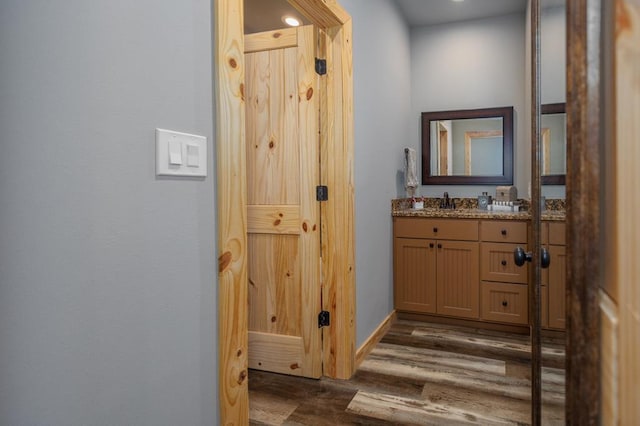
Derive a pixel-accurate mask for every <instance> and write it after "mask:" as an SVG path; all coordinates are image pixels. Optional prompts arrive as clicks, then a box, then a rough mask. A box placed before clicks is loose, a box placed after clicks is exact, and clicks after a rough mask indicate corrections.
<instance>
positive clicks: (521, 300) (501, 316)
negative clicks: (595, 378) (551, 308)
mask: <svg viewBox="0 0 640 426" xmlns="http://www.w3.org/2000/svg"><path fill="white" fill-rule="evenodd" d="M527 289H528V287H527V286H526V285H521V284H503V283H488V282H482V292H481V300H482V303H481V306H482V308H481V316H482V319H484V320H487V321H500V322H509V323H513V324H528V323H529V319H528V317H529V315H528V310H529V307H528V304H527V299H528V294H527Z"/></svg>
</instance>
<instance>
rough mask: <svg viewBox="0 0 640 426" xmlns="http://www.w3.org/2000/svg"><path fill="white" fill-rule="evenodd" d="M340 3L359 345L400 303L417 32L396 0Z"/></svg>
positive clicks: (359, 0)
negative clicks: (349, 96)
mask: <svg viewBox="0 0 640 426" xmlns="http://www.w3.org/2000/svg"><path fill="white" fill-rule="evenodd" d="M340 4H341V5H342V6H343V7H344V8H345V10H347V12H349V14H350V15H351V16H352V18H353V73H354V77H353V81H354V114H355V117H354V125H355V185H356V187H355V194H356V206H355V207H356V210H355V214H356V221H355V226H356V292H357V295H356V300H357V303H356V309H357V342H356V344H357V346H359V345H361V344H362V343H363V342H364V340H365V339H366V338H367V337H369V335H371V333H372V332H373V331H374V330H375V328H376V327H377V326H378V325H379V324H380V323H381V322H382V321H383V320H384V318H385V317H386V316H387V315H388V314H389V312H391V311H392V310H393V278H392V274H393V268H392V253H393V252H392V237H391V235H392V232H391V228H392V227H391V199H393V198H398V197H399V196H404V190H403V189H402V193H399V191H400V190H399V189H398V185H397V184H396V182H397V181H398V180H401V176H400V175H399V171H401V170H404V147H405V146H408V145H409V141H410V139H411V135H410V132H409V128H408V126H407V123H408V120H407V118H408V117H409V115H410V110H409V107H410V104H409V98H410V94H411V86H410V78H409V68H410V57H409V31H408V29H407V27H406V25H405V23H404V20H403V19H402V17H401V15H400V13H399V12H398V11H397V10H396V8H395V5H394V3H393V2H391V1H390V0H367V1H362V0H341V1H340ZM402 185H403V184H400V187H402Z"/></svg>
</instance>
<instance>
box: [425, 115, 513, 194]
mask: <svg viewBox="0 0 640 426" xmlns="http://www.w3.org/2000/svg"><path fill="white" fill-rule="evenodd" d="M422 184H423V185H511V184H513V107H498V108H481V109H468V110H452V111H433V112H423V113H422Z"/></svg>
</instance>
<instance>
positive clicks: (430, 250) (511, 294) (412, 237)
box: [393, 215, 565, 330]
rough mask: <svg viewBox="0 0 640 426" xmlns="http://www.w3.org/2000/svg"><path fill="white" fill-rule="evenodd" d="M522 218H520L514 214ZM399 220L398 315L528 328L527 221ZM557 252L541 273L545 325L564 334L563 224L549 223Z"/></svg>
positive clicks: (550, 244)
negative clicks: (520, 258) (522, 253)
mask: <svg viewBox="0 0 640 426" xmlns="http://www.w3.org/2000/svg"><path fill="white" fill-rule="evenodd" d="M515 216H516V217H518V215H515ZM519 217H522V219H520V220H518V219H517V218H516V219H513V218H510V219H507V220H499V219H495V218H487V219H484V218H479V219H476V218H438V217H416V216H411V217H401V216H394V218H393V233H394V238H393V246H394V247H393V262H394V301H395V309H396V310H397V311H398V312H401V313H402V312H406V313H412V314H428V315H430V316H434V315H435V316H442V317H451V318H459V319H467V320H469V319H471V320H475V321H480V322H487V323H502V324H512V325H521V326H526V325H527V324H529V272H528V268H529V266H528V265H527V264H525V265H524V266H522V267H518V266H516V265H515V262H514V259H513V252H514V249H515V248H516V247H518V246H520V247H522V248H524V249H528V242H529V240H530V238H529V232H530V226H529V220H528V218H526V216H523V215H520V216H519ZM542 243H543V245H544V246H545V247H547V248H548V250H549V252H550V254H551V265H550V267H549V269H545V270H543V276H542V319H543V327H545V328H549V329H556V330H561V329H564V312H565V311H564V309H565V308H564V299H565V294H564V293H565V290H564V289H565V285H564V281H565V274H564V269H565V242H564V222H559V221H558V222H544V223H543V227H542Z"/></svg>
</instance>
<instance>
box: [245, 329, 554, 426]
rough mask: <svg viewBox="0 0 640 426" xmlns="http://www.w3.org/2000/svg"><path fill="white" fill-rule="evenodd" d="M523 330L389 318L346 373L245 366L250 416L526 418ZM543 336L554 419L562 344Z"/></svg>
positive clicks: (420, 420)
mask: <svg viewBox="0 0 640 426" xmlns="http://www.w3.org/2000/svg"><path fill="white" fill-rule="evenodd" d="M528 340H529V338H528V337H527V336H520V335H514V334H506V333H500V332H495V331H487V330H477V329H468V328H462V327H452V326H443V325H437V324H428V323H422V322H413V321H405V320H398V321H397V322H396V323H395V324H394V325H393V326H392V327H391V329H390V330H389V332H388V333H387V334H386V335H385V336H384V338H383V339H382V341H381V342H380V343H379V344H378V345H377V346H376V348H375V349H374V350H373V351H372V352H371V353H370V354H369V356H368V357H367V358H366V359H365V360H364V361H363V362H362V364H361V365H360V368H359V369H358V371H357V372H356V374H355V375H354V376H353V377H352V378H351V379H350V380H348V381H344V380H332V379H327V378H323V379H320V380H313V379H304V378H299V377H292V376H285V375H280V374H273V373H266V372H262V371H256V370H251V371H250V372H249V405H250V420H251V424H252V425H314V426H317V425H372V426H374V425H390V424H393V425H405V424H407V425H409V424H413V425H464V424H473V425H478V424H481V425H502V424H528V423H529V420H530V402H529V399H530V392H531V391H530V384H529V376H530V371H529V369H530V367H529V362H528V360H529V343H528ZM544 342H545V344H544V347H543V379H542V383H543V393H542V394H543V402H544V406H543V424H544V425H556V424H557V425H560V424H564V370H563V368H564V344H563V342H561V341H557V340H553V339H545V340H544Z"/></svg>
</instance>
